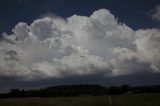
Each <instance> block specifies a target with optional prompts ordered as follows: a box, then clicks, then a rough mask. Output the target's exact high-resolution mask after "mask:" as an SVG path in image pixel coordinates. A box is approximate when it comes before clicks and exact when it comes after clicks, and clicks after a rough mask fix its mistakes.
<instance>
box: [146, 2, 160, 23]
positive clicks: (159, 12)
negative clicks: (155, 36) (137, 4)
mask: <svg viewBox="0 0 160 106" xmlns="http://www.w3.org/2000/svg"><path fill="white" fill-rule="evenodd" d="M148 14H149V17H151V18H152V19H153V20H157V21H160V4H159V5H157V6H156V7H155V8H154V9H152V10H150V11H149V12H148Z"/></svg>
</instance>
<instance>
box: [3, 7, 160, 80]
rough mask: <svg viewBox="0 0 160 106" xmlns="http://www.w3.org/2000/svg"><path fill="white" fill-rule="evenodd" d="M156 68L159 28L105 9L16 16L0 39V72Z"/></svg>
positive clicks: (49, 74) (69, 73)
mask: <svg viewBox="0 0 160 106" xmlns="http://www.w3.org/2000/svg"><path fill="white" fill-rule="evenodd" d="M159 72H160V29H156V28H152V29H139V30H136V31H135V30H133V29H132V28H130V27H129V26H127V25H126V24H124V23H121V22H119V21H118V19H117V18H115V16H114V15H113V14H112V13H111V12H110V11H109V10H107V9H100V10H97V11H95V12H94V13H93V14H91V15H90V16H89V17H88V16H79V15H73V16H71V17H68V18H65V19H64V18H60V17H47V16H46V17H44V18H41V19H37V20H34V21H33V22H32V23H31V24H30V25H28V24H27V23H24V22H19V23H18V24H17V25H16V26H15V27H14V28H13V30H12V34H7V33H3V38H2V39H1V41H0V75H1V76H5V77H17V78H20V80H42V79H46V78H66V77H73V76H87V75H97V76H98V75H99V74H100V73H103V77H106V78H111V77H115V76H122V75H132V74H137V73H152V74H156V73H159Z"/></svg>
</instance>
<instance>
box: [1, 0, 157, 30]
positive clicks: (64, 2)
mask: <svg viewBox="0 0 160 106" xmlns="http://www.w3.org/2000/svg"><path fill="white" fill-rule="evenodd" d="M159 3H160V1H159V0H1V1H0V13H1V15H0V33H2V32H10V30H11V29H12V28H13V27H14V26H15V25H16V24H17V23H18V22H20V21H22V22H27V23H31V22H32V21H33V20H35V19H37V18H39V17H40V16H42V15H43V14H46V13H49V12H50V13H53V14H56V15H58V16H60V17H64V18H65V17H69V16H72V15H73V14H78V15H85V16H89V15H91V14H92V13H93V12H94V11H95V10H98V9H101V8H105V9H109V10H110V11H111V13H112V14H114V15H115V17H117V18H118V19H119V21H120V22H123V23H126V24H127V25H128V26H130V27H132V28H133V29H139V28H151V27H160V22H157V21H154V20H151V19H150V18H149V17H148V16H147V12H148V11H150V10H151V9H153V8H154V7H155V6H156V5H157V4H159Z"/></svg>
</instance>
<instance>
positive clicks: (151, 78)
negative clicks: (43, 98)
mask: <svg viewBox="0 0 160 106" xmlns="http://www.w3.org/2000/svg"><path fill="white" fill-rule="evenodd" d="M159 81H160V74H153V73H136V74H131V75H122V76H115V77H106V76H104V74H103V73H101V74H98V75H97V74H96V75H85V76H84V75H83V76H70V77H64V78H48V79H43V80H35V81H22V80H21V78H17V77H5V76H1V77H0V85H1V87H0V93H3V92H8V91H9V90H10V89H13V88H18V89H26V90H28V89H40V88H45V87H48V86H55V85H72V84H100V85H103V86H112V85H122V84H129V85H130V86H140V85H159V84H160V82H159Z"/></svg>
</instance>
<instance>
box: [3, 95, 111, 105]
mask: <svg viewBox="0 0 160 106" xmlns="http://www.w3.org/2000/svg"><path fill="white" fill-rule="evenodd" d="M108 103H109V101H108V98H107V96H81V97H57V98H19V99H18V98H13V99H0V106H109V104H108Z"/></svg>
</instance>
